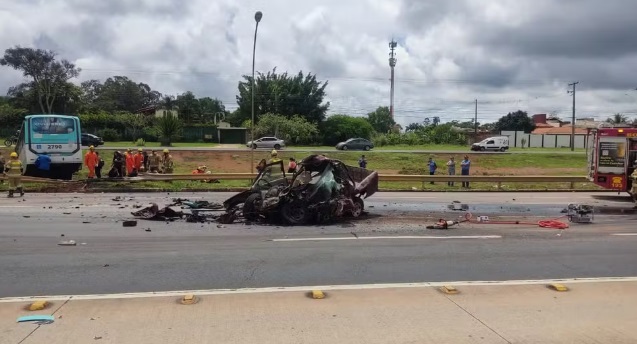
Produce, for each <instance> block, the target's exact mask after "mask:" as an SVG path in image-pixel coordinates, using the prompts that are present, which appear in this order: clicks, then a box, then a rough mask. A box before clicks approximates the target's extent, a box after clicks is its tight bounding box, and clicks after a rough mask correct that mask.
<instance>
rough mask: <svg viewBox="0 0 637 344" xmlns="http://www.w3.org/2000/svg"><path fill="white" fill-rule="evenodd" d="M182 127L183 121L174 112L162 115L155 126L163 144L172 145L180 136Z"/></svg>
mask: <svg viewBox="0 0 637 344" xmlns="http://www.w3.org/2000/svg"><path fill="white" fill-rule="evenodd" d="M181 129H182V126H181V121H179V119H178V118H177V117H176V116H174V115H173V114H172V112H168V113H167V114H165V115H163V116H162V117H160V118H159V120H158V121H157V124H156V126H155V130H156V132H157V134H158V136H159V138H160V142H161V145H162V146H170V145H171V143H172V141H173V140H175V139H177V138H179V136H180V135H181Z"/></svg>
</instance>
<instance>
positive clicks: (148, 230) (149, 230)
mask: <svg viewBox="0 0 637 344" xmlns="http://www.w3.org/2000/svg"><path fill="white" fill-rule="evenodd" d="M144 231H146V232H152V230H151V229H150V228H146V229H144Z"/></svg>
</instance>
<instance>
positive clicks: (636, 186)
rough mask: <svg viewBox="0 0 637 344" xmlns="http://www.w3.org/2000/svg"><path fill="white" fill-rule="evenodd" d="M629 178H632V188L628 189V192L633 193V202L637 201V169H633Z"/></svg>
mask: <svg viewBox="0 0 637 344" xmlns="http://www.w3.org/2000/svg"><path fill="white" fill-rule="evenodd" d="M630 178H631V179H632V180H633V187H632V188H631V189H632V190H630V193H631V194H632V195H633V202H635V203H637V169H635V170H634V171H633V173H632V174H631V175H630ZM635 208H637V204H636V205H635Z"/></svg>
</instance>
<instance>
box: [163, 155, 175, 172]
mask: <svg viewBox="0 0 637 344" xmlns="http://www.w3.org/2000/svg"><path fill="white" fill-rule="evenodd" d="M161 167H162V173H164V174H167V173H173V170H174V168H175V163H174V162H173V157H172V156H171V155H170V151H169V150H168V149H164V156H163V157H162V159H161Z"/></svg>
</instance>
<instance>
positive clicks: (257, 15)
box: [250, 11, 263, 173]
mask: <svg viewBox="0 0 637 344" xmlns="http://www.w3.org/2000/svg"><path fill="white" fill-rule="evenodd" d="M261 18H263V13H261V11H257V12H256V13H255V14H254V21H255V22H256V25H255V26H254V44H253V46H252V122H250V140H251V141H252V142H253V143H254V87H255V82H254V61H255V56H256V51H257V30H259V22H260V21H261ZM250 173H254V144H252V145H251V147H250Z"/></svg>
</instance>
